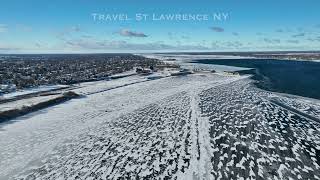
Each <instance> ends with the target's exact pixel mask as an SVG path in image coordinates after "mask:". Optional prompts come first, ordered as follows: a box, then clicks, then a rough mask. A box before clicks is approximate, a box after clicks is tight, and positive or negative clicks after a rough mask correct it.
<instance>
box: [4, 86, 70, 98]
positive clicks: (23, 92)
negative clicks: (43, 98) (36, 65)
mask: <svg viewBox="0 0 320 180" xmlns="http://www.w3.org/2000/svg"><path fill="white" fill-rule="evenodd" d="M65 87H68V86H67V85H50V86H49V85H48V86H39V87H36V88H28V89H24V90H18V91H15V92H11V93H7V94H3V95H0V98H4V99H10V98H14V97H17V96H22V95H27V94H32V93H38V92H44V91H51V90H56V89H60V88H65Z"/></svg>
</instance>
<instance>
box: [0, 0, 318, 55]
mask: <svg viewBox="0 0 320 180" xmlns="http://www.w3.org/2000/svg"><path fill="white" fill-rule="evenodd" d="M318 7H320V1H319V0H305V1H301V0H281V1H279V0H269V1H257V0H241V1H239V0H219V1H218V0H206V1H205V0H196V1H191V0H190V1H173V0H170V1H168V0H162V1H150V0H149V1H147V0H136V1H132V0H122V1H112V0H90V1H89V0H77V1H76V0H55V1H46V0H28V1H21V0H3V1H2V2H1V6H0V53H53V52H61V53H66V52H70V53H72V52H83V53H87V52H159V51H257V50H258V51H259V50H320V48H319V47H320V11H319V10H318ZM139 13H143V14H147V15H148V18H147V19H146V20H144V21H138V20H137V19H135V18H136V14H139ZM93 14H98V15H101V16H102V15H103V16H105V17H107V16H115V15H119V14H121V15H125V16H127V17H128V18H130V20H126V21H121V20H119V19H117V20H110V19H107V20H106V19H104V20H102V19H101V18H100V19H98V20H97V19H94V18H93ZM183 14H184V15H190V16H192V15H193V16H194V15H207V16H208V17H209V18H208V20H202V21H198V20H194V19H187V20H181V19H179V18H178V19H174V20H168V19H163V20H161V21H160V20H155V19H157V18H158V19H159V18H160V16H161V15H164V16H165V15H183ZM214 14H215V15H221V14H224V15H227V16H226V17H227V18H225V19H222V20H217V19H214V18H213V15H214ZM153 16H154V17H155V18H154V17H153Z"/></svg>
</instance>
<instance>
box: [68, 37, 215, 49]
mask: <svg viewBox="0 0 320 180" xmlns="http://www.w3.org/2000/svg"><path fill="white" fill-rule="evenodd" d="M65 45H66V47H68V48H72V49H80V50H81V49H86V50H208V49H209V48H208V47H205V46H202V45H183V44H178V45H169V44H165V43H163V42H161V41H158V42H150V43H130V42H127V41H108V40H92V39H74V40H68V41H65Z"/></svg>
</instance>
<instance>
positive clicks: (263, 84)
mask: <svg viewBox="0 0 320 180" xmlns="http://www.w3.org/2000/svg"><path fill="white" fill-rule="evenodd" d="M193 63H203V64H217V65H227V66H236V67H247V68H254V69H253V70H249V71H242V72H240V73H243V74H254V76H253V79H255V80H257V81H256V82H255V84H256V85H257V86H258V87H260V88H262V89H266V90H269V91H276V92H282V93H288V94H294V95H299V96H304V97H311V98H316V99H320V62H310V61H289V60H288V61H285V60H271V59H219V60H212V59H205V60H196V61H193Z"/></svg>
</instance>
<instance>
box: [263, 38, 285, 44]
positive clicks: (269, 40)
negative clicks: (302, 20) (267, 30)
mask: <svg viewBox="0 0 320 180" xmlns="http://www.w3.org/2000/svg"><path fill="white" fill-rule="evenodd" d="M263 41H264V42H266V43H269V44H277V43H280V42H281V40H280V39H269V38H264V39H263Z"/></svg>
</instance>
